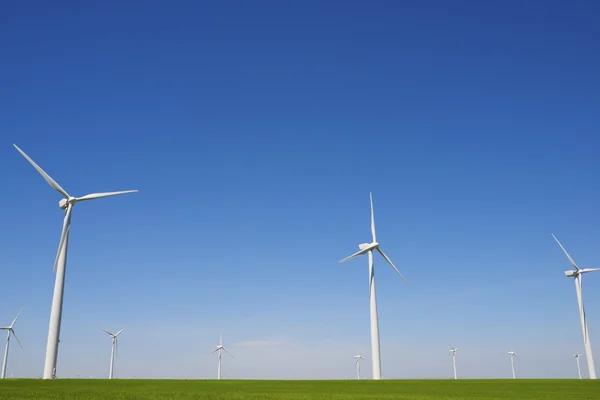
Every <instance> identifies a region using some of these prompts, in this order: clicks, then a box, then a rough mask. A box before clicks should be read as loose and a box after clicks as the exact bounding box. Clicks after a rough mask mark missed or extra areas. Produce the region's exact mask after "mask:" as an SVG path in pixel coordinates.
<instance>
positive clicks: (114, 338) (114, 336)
mask: <svg viewBox="0 0 600 400" xmlns="http://www.w3.org/2000/svg"><path fill="white" fill-rule="evenodd" d="M100 329H102V328H100ZM125 329H127V328H123V329H121V330H120V331H119V332H117V333H111V332H109V331H107V330H106V329H102V330H103V331H104V332H106V333H108V335H109V336H110V337H111V338H112V347H111V350H110V369H109V370H108V379H112V378H113V366H114V363H115V350H116V351H117V357H119V339H118V337H119V335H120V334H121V333H122V332H123V331H124V330H125Z"/></svg>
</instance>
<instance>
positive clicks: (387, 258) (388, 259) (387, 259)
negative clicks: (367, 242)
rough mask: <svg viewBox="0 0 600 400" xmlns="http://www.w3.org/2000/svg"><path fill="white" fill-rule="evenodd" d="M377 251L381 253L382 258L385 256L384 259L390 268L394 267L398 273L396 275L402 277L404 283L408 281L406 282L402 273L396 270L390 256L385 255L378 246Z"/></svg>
mask: <svg viewBox="0 0 600 400" xmlns="http://www.w3.org/2000/svg"><path fill="white" fill-rule="evenodd" d="M377 251H378V252H379V254H381V255H382V256H383V258H385V260H386V261H387V262H388V263H389V264H390V265H391V266H392V268H394V270H395V271H396V272H397V273H398V275H400V278H402V280H403V281H404V283H408V282H406V279H404V277H403V276H402V274H401V273H400V271H398V268H396V266H395V265H394V263H392V260H390V258H389V257H388V256H386V255H385V253H384V252H383V250H381V249H380V248H379V247H378V248H377Z"/></svg>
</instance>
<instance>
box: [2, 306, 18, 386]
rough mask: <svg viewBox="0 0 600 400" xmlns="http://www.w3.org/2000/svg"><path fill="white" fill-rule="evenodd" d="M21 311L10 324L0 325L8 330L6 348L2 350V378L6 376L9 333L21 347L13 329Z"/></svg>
mask: <svg viewBox="0 0 600 400" xmlns="http://www.w3.org/2000/svg"><path fill="white" fill-rule="evenodd" d="M21 311H23V309H21ZM21 311H19V313H18V314H17V316H16V317H15V319H13V322H12V324H10V325H9V326H0V330H6V331H7V332H8V333H7V335H6V349H5V350H4V362H3V363H2V376H0V378H2V379H4V378H6V364H7V363H8V345H9V344H10V335H11V334H12V335H13V336H14V337H15V339H17V343H19V346H21V348H23V345H22V344H21V341H20V340H19V338H18V337H17V334H16V333H15V330H14V326H15V322H17V319H19V315H21Z"/></svg>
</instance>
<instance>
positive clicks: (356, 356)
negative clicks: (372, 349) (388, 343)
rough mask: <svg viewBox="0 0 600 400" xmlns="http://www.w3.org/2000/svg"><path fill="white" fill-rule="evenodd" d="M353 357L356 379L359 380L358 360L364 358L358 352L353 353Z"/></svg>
mask: <svg viewBox="0 0 600 400" xmlns="http://www.w3.org/2000/svg"><path fill="white" fill-rule="evenodd" d="M354 358H355V359H356V379H357V380H360V360H361V359H362V360H364V359H365V358H364V357H363V356H361V355H360V354H357V355H355V356H354Z"/></svg>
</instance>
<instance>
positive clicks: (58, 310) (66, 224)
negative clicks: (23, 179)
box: [13, 144, 137, 379]
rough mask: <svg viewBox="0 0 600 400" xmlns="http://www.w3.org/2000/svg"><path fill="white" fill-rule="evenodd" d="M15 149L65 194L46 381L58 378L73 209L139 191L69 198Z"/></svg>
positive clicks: (47, 352)
mask: <svg viewBox="0 0 600 400" xmlns="http://www.w3.org/2000/svg"><path fill="white" fill-rule="evenodd" d="M13 146H15V148H16V149H17V150H18V151H19V153H21V154H22V155H23V157H25V158H26V159H27V161H29V162H30V163H31V165H33V167H34V168H35V169H36V170H37V171H38V172H39V173H40V174H41V175H42V177H43V178H44V179H45V180H46V182H48V184H49V185H50V186H51V187H52V188H53V189H54V190H56V191H57V192H59V193H60V194H62V195H63V197H64V199H61V200H60V201H59V202H58V205H59V207H60V208H61V209H63V210H65V219H64V221H63V228H62V233H61V235H60V242H59V244H58V252H57V253H56V258H55V259H54V272H55V273H56V279H55V281H54V295H53V297H52V310H51V311H50V327H49V329H48V343H47V346H46V361H45V364H44V379H51V378H54V377H56V361H57V359H58V343H59V341H60V323H61V319H62V304H63V294H64V287H65V270H66V267H67V247H68V244H69V229H70V228H71V212H72V210H73V206H74V205H75V204H76V203H78V202H80V201H86V200H94V199H100V198H102V197H109V196H116V195H120V194H126V193H134V192H137V190H125V191H121V192H105V193H92V194H88V195H85V196H82V197H72V196H71V195H69V194H68V193H67V192H66V191H65V190H64V189H63V188H62V187H60V185H59V184H58V183H56V181H55V180H54V179H52V178H51V177H50V175H48V174H47V173H46V172H44V170H43V169H42V168H40V166H39V165H37V164H36V163H35V162H34V161H33V160H32V159H31V158H29V156H28V155H27V154H25V152H23V150H21V149H20V148H19V147H18V146H17V145H16V144H13Z"/></svg>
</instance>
